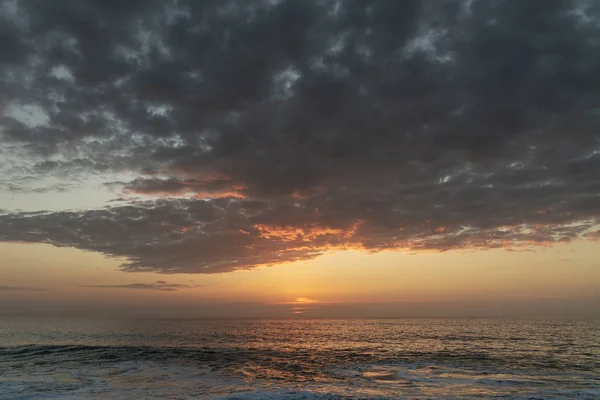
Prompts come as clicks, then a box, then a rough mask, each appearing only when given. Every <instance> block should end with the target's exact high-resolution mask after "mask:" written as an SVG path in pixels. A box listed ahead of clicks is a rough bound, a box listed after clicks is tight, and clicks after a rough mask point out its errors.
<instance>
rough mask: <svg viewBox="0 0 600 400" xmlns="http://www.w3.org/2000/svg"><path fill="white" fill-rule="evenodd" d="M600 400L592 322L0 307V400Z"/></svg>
mask: <svg viewBox="0 0 600 400" xmlns="http://www.w3.org/2000/svg"><path fill="white" fill-rule="evenodd" d="M55 398H62V399H197V398H202V399H204V398H206V399H306V400H309V399H528V400H533V399H600V320H584V319H530V320H526V319H520V320H509V319H398V320H291V321H287V320H286V321H275V320H239V321H224V320H223V321H209V320H167V319H162V320H131V321H123V320H119V321H101V320H93V319H78V320H69V319H49V318H37V319H34V318H25V317H10V318H8V317H2V318H0V399H55Z"/></svg>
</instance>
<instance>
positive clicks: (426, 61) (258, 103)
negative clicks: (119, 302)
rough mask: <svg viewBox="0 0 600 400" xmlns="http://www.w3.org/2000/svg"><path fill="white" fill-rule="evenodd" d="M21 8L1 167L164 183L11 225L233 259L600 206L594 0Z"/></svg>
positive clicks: (15, 10) (266, 260)
mask: <svg viewBox="0 0 600 400" xmlns="http://www.w3.org/2000/svg"><path fill="white" fill-rule="evenodd" d="M2 7H3V11H4V12H2V13H0V15H3V17H2V18H3V20H2V21H0V26H1V27H2V28H1V29H0V44H2V48H3V49H4V50H3V52H2V55H0V76H1V77H2V78H0V93H1V95H0V96H1V97H0V104H2V116H1V117H0V139H1V140H2V143H3V148H2V150H0V151H1V152H2V153H0V157H2V158H1V159H2V160H4V159H5V160H7V161H6V162H5V163H0V173H2V174H3V176H5V177H7V178H6V179H7V182H11V181H13V180H15V179H19V178H26V177H34V178H38V179H41V178H44V179H46V178H48V177H50V178H52V179H55V180H62V181H63V183H69V182H72V181H73V180H74V179H81V180H85V179H86V178H88V177H89V176H91V175H94V176H95V177H98V176H100V177H106V179H105V181H104V182H105V184H106V185H105V186H109V187H110V188H112V189H115V190H117V191H120V192H122V193H119V196H120V197H122V198H124V199H126V198H127V196H140V198H137V199H132V200H131V201H129V203H125V204H122V203H124V202H119V203H118V205H114V203H113V206H112V207H107V208H105V209H94V210H81V211H63V212H54V213H19V212H12V213H7V214H4V215H0V240H2V241H26V242H42V243H51V244H54V245H56V246H67V247H76V248H79V249H84V250H89V251H97V252H101V253H104V254H106V255H108V256H111V257H119V258H125V259H126V261H125V262H124V264H123V268H124V269H125V270H128V271H139V270H143V271H158V272H193V273H214V272H226V271H233V270H236V269H245V268H253V267H256V266H258V265H270V264H279V263H281V262H286V261H295V260H306V259H311V258H314V257H316V256H318V255H320V254H322V253H323V252H325V251H327V250H330V249H343V248H361V249H365V250H367V251H381V250H386V249H407V250H452V249H460V248H501V247H506V248H515V247H521V246H527V245H531V244H534V245H547V244H550V243H555V242H566V241H570V240H574V239H577V238H580V237H585V236H586V235H587V236H588V237H589V236H590V235H589V232H590V231H591V230H593V226H594V225H596V224H598V218H599V216H600V206H599V204H600V202H599V201H598V200H599V198H598V193H600V172H599V171H600V169H599V167H600V136H599V134H598V130H597V126H600V124H599V123H600V113H598V110H599V109H600V99H599V98H598V96H597V93H598V91H599V90H600V80H599V79H598V76H600V75H599V74H598V71H600V42H598V41H597V40H595V38H597V37H598V36H599V35H600V23H599V21H600V10H599V9H598V7H597V5H596V4H595V3H594V2H592V1H581V0H577V1H575V0H573V1H567V0H563V1H561V0H556V1H554V0H553V1H528V2H519V1H502V0H498V1H458V0H456V1H455V0H449V1H443V2H442V1H440V2H426V1H416V0H406V1H402V2H393V1H373V2H354V1H347V0H346V1H344V0H342V1H338V2H333V1H331V2H326V1H316V0H314V1H312V0H307V1H293V0H288V1H282V2H270V1H265V0H238V1H236V0H228V1H218V2H217V1H214V2H213V1H203V2H194V1H177V2H175V1H173V2H168V1H165V2H162V1H161V2H157V1H131V2H115V1H92V0H82V1H78V2H77V4H76V5H74V4H73V3H72V2H68V1H54V2H52V6H50V5H49V4H48V3H47V2H44V1H37V0H21V1H16V2H11V3H8V2H5V3H3V4H2ZM117 173H127V175H128V176H133V177H135V178H133V179H131V180H119V181H116V180H115V179H114V177H113V175H114V174H117ZM18 182H22V183H20V184H19V185H20V186H19V189H18V190H20V191H26V190H28V189H27V187H30V189H31V188H32V187H33V186H32V185H33V184H34V183H35V180H34V181H18ZM60 187H65V188H66V190H69V189H68V186H53V187H52V188H60ZM44 190H46V189H44ZM40 208H42V207H40Z"/></svg>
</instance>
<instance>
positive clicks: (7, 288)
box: [0, 285, 46, 292]
mask: <svg viewBox="0 0 600 400" xmlns="http://www.w3.org/2000/svg"><path fill="white" fill-rule="evenodd" d="M41 290H46V289H43V288H35V287H26V286H6V285H0V291H27V292H31V291H34V292H38V291H41Z"/></svg>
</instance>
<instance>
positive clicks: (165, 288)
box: [81, 281, 200, 292]
mask: <svg viewBox="0 0 600 400" xmlns="http://www.w3.org/2000/svg"><path fill="white" fill-rule="evenodd" d="M81 287H87V288H97V289H137V290H158V291H160V292H176V291H178V290H181V289H192V288H198V287H200V286H195V285H183V284H179V283H167V282H165V281H156V282H154V283H130V284H127V285H88V286H81Z"/></svg>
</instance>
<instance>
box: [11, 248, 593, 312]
mask: <svg viewBox="0 0 600 400" xmlns="http://www.w3.org/2000/svg"><path fill="white" fill-rule="evenodd" d="M0 254H1V255H2V259H3V267H2V268H0V282H1V283H2V285H5V286H9V287H13V288H22V290H0V299H2V302H1V303H2V304H1V305H0V312H7V311H10V310H11V309H20V308H23V309H24V310H28V311H35V309H36V306H35V304H36V303H38V304H40V303H43V304H45V306H49V305H52V304H56V307H57V309H58V310H60V308H61V307H65V304H71V306H69V307H66V309H68V310H78V309H79V310H80V311H81V310H85V308H86V307H90V308H91V309H94V307H98V306H101V305H103V304H104V306H105V311H106V310H111V309H113V310H114V311H115V312H116V311H118V310H119V309H128V307H130V306H131V307H134V308H138V309H141V308H144V307H148V308H152V307H155V306H157V305H159V307H160V306H165V307H177V306H179V307H180V308H181V307H183V308H187V309H189V312H188V313H187V314H188V315H191V316H193V315H195V314H194V311H193V310H194V309H195V308H196V307H198V312H197V315H199V316H202V315H203V313H202V312H201V309H202V306H203V305H211V304H212V306H211V307H214V305H215V304H229V303H237V304H251V305H257V306H264V307H266V308H268V307H269V306H270V305H278V304H288V303H289V304H290V305H296V306H298V305H300V306H302V307H301V308H300V311H299V312H298V311H297V314H302V313H303V312H304V311H305V308H306V307H308V308H315V307H319V306H321V305H322V304H326V305H329V304H331V303H333V304H354V303H408V304H410V303H419V302H450V303H452V302H456V303H460V304H461V305H460V307H459V306H457V307H455V310H454V312H455V313H458V314H460V313H461V312H463V313H464V314H467V315H468V314H469V313H470V312H471V310H470V308H469V303H472V304H473V305H476V304H477V303H480V302H486V301H487V302H498V301H500V302H507V303H515V302H516V303H517V304H519V303H521V304H524V305H526V304H527V303H528V302H530V301H539V300H542V301H543V300H559V301H560V300H561V299H569V300H570V301H572V300H581V301H582V302H583V304H585V303H586V302H588V303H589V308H590V309H582V310H581V311H582V313H583V314H589V312H590V310H592V309H593V307H595V306H596V305H597V304H598V301H599V300H600V269H598V268H597V266H596V260H598V259H599V258H600V248H599V246H598V245H597V243H596V242H594V241H577V242H574V243H571V244H562V245H555V246H553V247H532V248H530V249H529V250H528V251H524V250H521V251H506V250H504V249H496V250H485V251H482V250H470V251H449V252H433V251H430V252H418V253H408V252H393V251H388V252H380V253H374V254H369V253H365V252H361V251H338V252H331V253H328V254H325V255H323V256H321V257H319V258H317V259H315V260H311V261H300V262H295V263H288V264H284V265H278V266H271V267H258V268H255V269H251V270H240V271H235V272H230V273H217V274H203V275H197V274H196V275H194V274H157V273H144V272H138V273H131V272H122V271H120V270H119V269H118V267H119V260H115V259H110V258H106V257H104V256H102V255H100V254H97V253H92V252H84V251H80V250H75V249H70V248H56V247H52V246H50V245H41V244H9V243H2V244H0ZM157 282H159V283H158V284H157ZM136 284H137V285H140V286H139V287H135V285H136ZM141 285H148V286H141ZM163 285H166V286H164V287H163ZM171 285H175V286H172V287H171ZM177 285H181V286H180V287H178V286H177ZM165 288H167V289H169V290H164V289H165ZM29 289H31V290H29ZM33 289H39V290H33ZM32 299H33V300H34V301H31V300H32ZM298 299H300V300H298ZM296 303H298V304H296ZM21 305H23V307H20V306H21ZM507 307H508V308H509V309H507V311H508V312H509V314H510V308H511V307H514V304H511V305H510V306H507ZM288 311H289V312H290V313H293V312H294V310H292V308H290V309H289V310H288ZM445 313H447V312H446V311H440V314H441V316H443V315H444V314H445ZM258 314H260V312H258ZM265 314H266V315H268V313H265ZM363 314H364V313H363ZM235 315H237V316H240V317H241V316H243V315H244V313H243V312H242V311H239V312H237V314H236V313H235V312H234V316H235ZM278 315H281V316H285V312H282V313H281V314H278ZM325 315H326V314H325ZM356 316H357V317H363V316H368V312H367V315H361V312H360V311H357V315H356ZM398 316H402V315H401V313H400V314H399V315H398Z"/></svg>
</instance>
